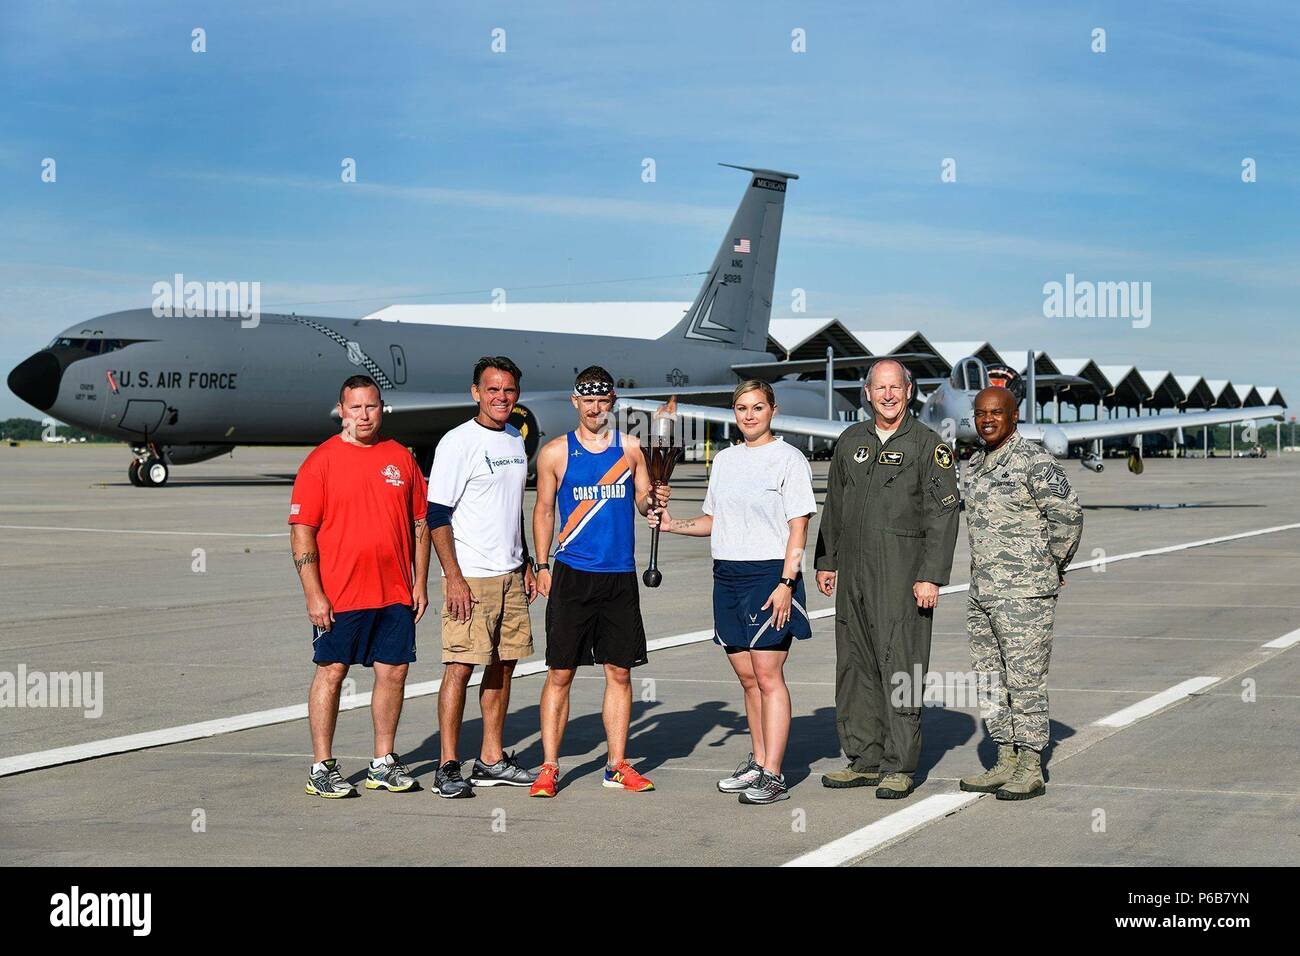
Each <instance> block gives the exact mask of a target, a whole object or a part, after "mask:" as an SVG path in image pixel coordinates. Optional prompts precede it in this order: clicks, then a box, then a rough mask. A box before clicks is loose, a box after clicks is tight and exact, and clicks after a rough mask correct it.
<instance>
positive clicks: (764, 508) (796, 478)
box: [704, 438, 817, 561]
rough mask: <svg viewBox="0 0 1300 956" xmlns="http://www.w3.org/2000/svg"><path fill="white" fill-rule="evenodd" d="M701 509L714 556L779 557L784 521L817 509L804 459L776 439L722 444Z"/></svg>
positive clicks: (733, 558)
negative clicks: (753, 444)
mask: <svg viewBox="0 0 1300 956" xmlns="http://www.w3.org/2000/svg"><path fill="white" fill-rule="evenodd" d="M704 513H705V514H706V515H712V516H713V533H712V535H711V540H710V546H711V549H712V552H713V557H714V559H715V560H717V561H772V560H780V559H783V558H785V547H786V544H787V543H788V542H789V540H790V519H791V518H799V517H803V516H804V515H813V514H816V513H817V499H816V498H815V497H814V496H813V486H812V468H811V467H810V466H809V464H808V459H807V458H805V457H804V455H803V452H801V451H799V450H798V449H797V448H795V447H793V446H791V445H787V444H786V443H785V442H784V441H783V440H782V439H780V438H778V439H777V440H776V441H771V442H768V443H767V444H766V445H759V446H758V447H756V448H751V447H750V446H748V445H744V444H740V445H733V446H731V447H730V448H724V449H723V450H722V451H720V452H718V457H717V458H715V459H714V460H713V468H712V471H711V472H710V474H709V490H708V492H707V493H706V494H705V496H704Z"/></svg>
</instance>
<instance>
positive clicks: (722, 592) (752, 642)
mask: <svg viewBox="0 0 1300 956" xmlns="http://www.w3.org/2000/svg"><path fill="white" fill-rule="evenodd" d="M784 569H785V562H784V561H782V560H780V559H777V560H775V561H714V562H713V642H714V643H715V644H721V645H722V646H723V647H730V648H742V649H746V650H761V649H763V648H770V647H776V646H779V645H781V644H784V643H786V642H788V641H789V639H790V638H792V637H793V638H795V639H797V640H801V641H802V640H804V639H806V638H809V637H812V622H810V621H809V620H808V599H807V597H806V596H805V594H804V586H803V575H802V574H800V575H799V576H798V577H797V578H795V582H796V583H795V587H794V603H793V604H792V605H791V607H790V620H789V621H787V622H786V625H785V627H783V628H782V629H781V630H777V629H776V627H775V626H774V625H773V623H772V609H771V608H768V609H767V610H766V611H764V610H763V605H764V604H766V603H767V599H768V598H769V597H770V596H771V594H772V591H773V590H774V589H775V588H776V586H777V585H778V584H780V583H781V576H782V572H783V571H784Z"/></svg>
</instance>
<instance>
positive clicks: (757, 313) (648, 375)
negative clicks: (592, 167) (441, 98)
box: [8, 164, 848, 487]
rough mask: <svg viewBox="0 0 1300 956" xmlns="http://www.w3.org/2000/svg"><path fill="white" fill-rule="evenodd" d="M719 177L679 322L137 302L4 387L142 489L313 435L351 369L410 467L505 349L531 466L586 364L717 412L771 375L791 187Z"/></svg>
mask: <svg viewBox="0 0 1300 956" xmlns="http://www.w3.org/2000/svg"><path fill="white" fill-rule="evenodd" d="M722 165H729V164H722ZM732 168H735V169H741V170H744V171H745V172H747V173H749V174H750V182H749V185H748V187H747V188H746V190H745V192H744V194H743V196H742V197H741V200H740V204H739V206H738V207H737V209H736V213H735V215H734V217H733V219H732V221H731V224H730V226H729V227H728V229H727V231H726V233H725V234H724V236H723V238H722V242H721V244H720V245H719V247H718V252H717V255H716V256H715V257H714V260H713V264H712V266H711V267H710V269H709V271H708V273H707V278H706V279H705V280H704V283H703V285H702V286H701V288H700V290H699V293H698V294H697V296H696V297H695V301H694V302H693V303H692V304H691V306H690V308H688V309H686V310H684V311H683V309H682V307H681V305H680V304H673V303H642V304H639V305H638V304H629V303H608V304H606V306H607V311H606V310H605V308H604V307H599V308H598V311H600V312H601V313H602V315H601V322H602V324H603V326H604V328H605V329H607V330H617V331H610V332H606V333H602V334H577V333H567V332H545V331H536V330H534V329H530V328H528V322H527V317H528V315H529V312H528V310H529V308H530V305H529V304H510V305H509V306H508V307H507V309H506V312H505V318H506V319H509V320H511V321H513V322H514V323H516V325H522V326H523V328H519V327H515V328H511V327H507V326H506V325H505V323H504V322H503V323H501V325H500V327H495V328H491V327H489V328H483V327H468V326H467V325H445V324H444V325H439V324H429V323H427V322H420V321H401V320H400V316H401V315H403V314H404V313H403V312H402V309H403V308H406V307H398V308H397V310H396V313H397V315H398V316H399V320H398V321H384V320H383V318H384V317H386V315H387V312H388V310H385V311H384V312H381V313H379V315H380V318H379V319H374V318H367V319H338V318H319V317H313V316H300V315H279V314H277V315H268V314H263V315H261V316H260V317H259V319H258V321H257V322H256V323H250V322H248V321H247V320H246V319H245V318H244V317H243V316H241V315H238V314H225V315H220V314H211V313H208V312H205V313H204V314H202V315H198V316H195V317H188V318H187V317H183V316H174V317H160V316H158V315H155V314H154V311H155V310H152V309H136V310H132V311H127V312H116V313H112V314H109V315H102V316H99V317H98V318H94V319H91V320H89V321H87V322H82V323H79V324H77V325H75V326H73V327H71V328H69V329H65V330H64V331H63V332H60V333H59V334H58V335H57V336H56V337H55V338H54V341H52V342H51V343H50V344H49V346H48V347H46V348H44V349H42V350H41V351H39V352H37V353H36V354H35V355H32V356H31V357H30V358H28V359H26V360H25V361H23V362H22V363H20V364H19V365H18V366H17V367H16V368H14V369H13V371H12V372H11V373H10V374H9V380H8V381H9V388H10V390H12V391H13V392H14V394H16V395H17V396H18V397H19V398H21V399H23V400H24V401H26V402H28V403H29V404H31V405H34V406H35V407H36V408H39V409H40V410H41V411H43V412H45V413H47V414H48V415H50V416H51V417H53V418H57V419H58V420H60V421H63V422H67V423H69V424H72V425H76V426H78V427H81V428H84V429H87V430H89V431H93V432H96V433H98V434H100V435H105V436H108V437H111V438H117V439H121V440H122V441H124V442H126V443H128V444H129V445H130V446H131V449H132V451H133V453H134V457H133V458H132V459H131V462H130V468H129V471H128V475H129V477H130V479H131V481H132V483H133V484H136V485H140V486H147V487H157V486H159V485H162V484H164V483H166V481H167V479H168V476H169V474H170V472H171V469H172V468H173V466H176V465H181V464H187V463H192V462H199V461H205V460H207V459H209V458H213V457H216V456H217V455H221V454H224V453H226V452H228V451H230V450H231V449H232V448H233V447H234V446H236V445H315V444H317V443H319V442H321V441H323V440H325V439H326V438H328V437H329V436H330V435H331V434H334V433H335V432H337V430H338V427H339V426H338V422H337V421H336V420H333V419H332V418H331V412H332V409H333V408H334V406H335V404H336V402H337V398H338V389H339V385H340V384H341V383H342V382H343V380H344V379H346V378H347V377H349V376H350V375H354V374H357V373H366V374H369V375H370V376H371V377H372V378H374V379H375V381H376V382H378V383H379V385H380V387H381V389H382V391H383V398H384V402H385V405H386V413H385V417H384V429H385V432H386V434H388V435H390V436H392V437H394V438H396V439H398V440H400V441H402V442H404V443H406V444H408V445H410V446H412V447H413V448H414V449H415V450H416V454H417V457H418V458H419V459H420V460H421V462H422V463H423V464H424V466H425V467H428V465H429V463H430V461H431V459H432V455H433V450H434V447H435V446H436V445H437V443H438V440H439V438H440V437H441V436H442V435H443V434H445V433H446V432H447V431H449V430H450V429H451V428H453V427H455V426H456V425H459V424H461V423H462V422H464V421H466V420H467V419H469V418H471V417H473V415H474V404H473V401H472V400H471V398H470V396H469V379H470V372H471V370H472V368H473V366H474V363H475V362H476V361H477V360H478V358H479V357H480V356H482V355H507V356H511V357H512V358H513V359H514V360H515V361H516V362H517V363H518V364H519V365H520V367H521V368H522V369H523V372H524V376H523V381H522V382H521V385H522V395H523V401H522V402H521V403H520V405H519V406H518V407H517V408H516V410H515V421H516V424H517V425H518V426H519V427H520V430H521V431H522V432H524V434H525V439H526V444H527V447H528V451H529V455H530V456H531V455H532V454H533V453H534V452H535V450H536V448H537V447H538V442H539V441H540V439H541V438H542V437H544V436H546V435H555V434H560V433H562V432H563V431H564V430H566V429H568V428H569V427H571V426H572V424H573V414H574V413H573V409H572V407H571V405H570V404H569V395H570V393H571V391H572V384H573V376H574V374H575V373H576V372H577V371H578V370H579V369H581V368H583V367H585V366H587V365H592V364H600V365H604V366H606V367H607V368H609V369H610V370H611V371H612V372H613V373H614V374H615V375H617V376H618V377H619V379H620V380H621V381H623V382H625V383H627V387H624V388H622V389H620V394H621V395H624V396H627V397H628V398H636V397H642V398H646V399H652V398H658V399H663V398H667V397H668V396H670V395H672V394H679V395H684V396H693V397H696V398H697V399H699V400H704V401H718V402H722V403H725V402H727V401H729V399H730V395H731V389H732V388H733V387H734V383H735V381H736V377H737V374H738V372H737V371H736V367H738V366H743V367H744V368H746V369H753V368H762V367H764V366H765V365H770V364H772V356H770V355H769V354H768V353H767V352H765V351H764V346H765V345H766V342H767V329H768V323H769V320H770V317H771V306H772V284H773V281H774V279H775V274H776V260H777V249H778V246H779V242H780V235H781V221H782V215H783V211H784V205H785V196H786V189H787V186H788V184H789V182H790V181H792V180H795V179H797V178H798V176H797V175H796V174H794V173H785V172H779V171H777V170H772V169H759V168H753V167H745V166H736V167H732ZM634 306H635V307H634ZM467 308H469V309H479V310H480V312H476V313H475V315H479V314H480V313H481V312H482V309H481V307H478V306H471V307H467ZM532 308H534V309H538V308H542V306H532ZM546 308H549V309H552V310H553V309H554V308H555V307H554V306H551V305H547V306H546ZM664 309H667V310H669V312H670V314H668V315H667V316H663V318H664V319H665V321H663V322H662V323H661V327H668V326H671V328H670V329H669V331H667V332H665V333H664V334H662V335H660V336H659V337H658V338H653V339H647V338H636V337H630V335H635V334H636V333H635V330H632V331H631V332H630V333H629V330H627V329H622V328H620V326H624V325H627V324H628V323H629V322H630V321H631V320H632V319H631V317H632V316H636V317H643V316H645V315H649V314H653V315H657V314H659V313H662V312H663V310H664ZM655 310H658V313H656V312H655ZM487 315H488V316H489V319H488V321H493V320H494V317H492V316H491V313H487ZM620 333H621V334H620ZM779 391H780V396H781V398H780V401H781V406H782V408H786V409H789V410H790V411H792V412H794V413H796V414H808V415H813V414H817V413H818V411H819V410H820V408H821V407H822V401H823V399H822V397H821V392H820V386H818V385H817V384H816V383H810V382H783V383H780V385H779ZM843 407H845V408H847V407H848V405H847V403H843Z"/></svg>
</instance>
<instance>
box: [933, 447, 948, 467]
mask: <svg viewBox="0 0 1300 956" xmlns="http://www.w3.org/2000/svg"><path fill="white" fill-rule="evenodd" d="M934 463H935V464H936V465H938V466H939V467H940V468H951V467H952V452H950V451H949V450H948V446H947V445H942V444H940V445H935V446H934Z"/></svg>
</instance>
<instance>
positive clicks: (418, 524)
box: [415, 518, 429, 543]
mask: <svg viewBox="0 0 1300 956" xmlns="http://www.w3.org/2000/svg"><path fill="white" fill-rule="evenodd" d="M428 533H429V522H428V521H426V520H425V519H424V518H416V519H415V540H416V542H417V543H418V542H421V541H423V540H424V536H425V535H426V534H428Z"/></svg>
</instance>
